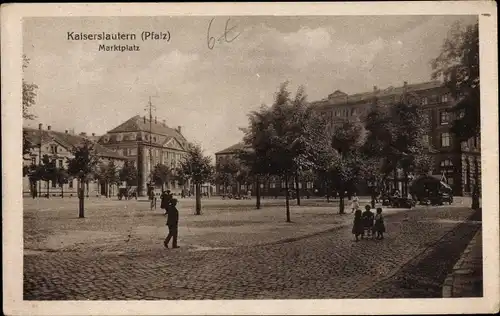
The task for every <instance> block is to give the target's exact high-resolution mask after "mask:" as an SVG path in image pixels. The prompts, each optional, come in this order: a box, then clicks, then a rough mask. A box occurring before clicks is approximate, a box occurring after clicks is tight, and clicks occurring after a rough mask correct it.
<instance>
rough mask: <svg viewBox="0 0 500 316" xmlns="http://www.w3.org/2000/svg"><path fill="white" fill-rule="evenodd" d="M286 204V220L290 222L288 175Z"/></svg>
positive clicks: (286, 179)
mask: <svg viewBox="0 0 500 316" xmlns="http://www.w3.org/2000/svg"><path fill="white" fill-rule="evenodd" d="M285 204H286V221H287V223H290V222H291V220H290V195H289V192H288V176H285Z"/></svg>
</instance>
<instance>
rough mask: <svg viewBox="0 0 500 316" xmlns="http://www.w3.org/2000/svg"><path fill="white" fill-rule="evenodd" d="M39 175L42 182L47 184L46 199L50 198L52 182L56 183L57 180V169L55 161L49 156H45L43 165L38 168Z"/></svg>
mask: <svg viewBox="0 0 500 316" xmlns="http://www.w3.org/2000/svg"><path fill="white" fill-rule="evenodd" d="M37 173H38V175H39V176H40V180H43V181H46V183H47V193H46V198H49V197H50V194H49V190H50V181H53V182H56V180H57V167H56V161H55V159H53V158H51V157H50V156H48V155H43V157H42V164H41V165H39V166H38V172H37Z"/></svg>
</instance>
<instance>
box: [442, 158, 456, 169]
mask: <svg viewBox="0 0 500 316" xmlns="http://www.w3.org/2000/svg"><path fill="white" fill-rule="evenodd" d="M439 166H440V167H441V168H442V169H449V168H451V167H453V162H452V161H451V160H450V159H445V160H443V161H441V163H440V164H439Z"/></svg>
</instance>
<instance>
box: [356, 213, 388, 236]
mask: <svg viewBox="0 0 500 316" xmlns="http://www.w3.org/2000/svg"><path fill="white" fill-rule="evenodd" d="M353 211H354V224H353V227H352V233H353V234H354V236H355V237H356V241H359V237H361V239H363V238H364V236H365V232H366V234H367V236H369V237H372V238H376V239H384V233H385V225H384V217H383V216H382V208H381V207H378V208H377V213H376V214H373V212H372V211H371V207H370V205H366V206H365V211H364V212H361V210H360V209H359V208H356V209H355V210H353Z"/></svg>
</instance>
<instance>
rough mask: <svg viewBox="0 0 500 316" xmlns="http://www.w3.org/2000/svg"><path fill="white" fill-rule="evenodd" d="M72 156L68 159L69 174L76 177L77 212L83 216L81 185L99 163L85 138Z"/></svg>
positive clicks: (79, 215)
mask: <svg viewBox="0 0 500 316" xmlns="http://www.w3.org/2000/svg"><path fill="white" fill-rule="evenodd" d="M73 156H74V157H73V158H69V159H68V173H69V175H71V176H73V177H75V178H77V179H78V197H79V212H78V217H79V218H84V217H85V214H84V213H85V210H84V200H85V195H84V188H83V185H84V183H85V182H86V181H87V179H88V178H89V177H91V175H92V174H93V173H94V170H95V167H96V166H97V164H98V163H99V157H98V156H97V155H96V153H95V150H94V146H93V144H92V142H90V141H89V140H87V139H85V140H84V141H83V143H82V144H81V145H80V146H77V147H75V148H74V149H73Z"/></svg>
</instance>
